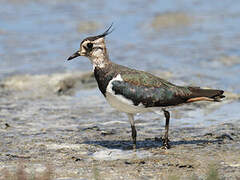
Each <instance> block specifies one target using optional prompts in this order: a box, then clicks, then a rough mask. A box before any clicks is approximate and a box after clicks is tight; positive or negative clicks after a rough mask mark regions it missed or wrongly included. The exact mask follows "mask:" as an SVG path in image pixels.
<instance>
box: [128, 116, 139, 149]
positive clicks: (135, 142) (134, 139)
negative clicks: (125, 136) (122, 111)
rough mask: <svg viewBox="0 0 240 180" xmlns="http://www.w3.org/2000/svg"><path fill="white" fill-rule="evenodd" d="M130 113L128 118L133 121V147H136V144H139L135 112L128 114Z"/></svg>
mask: <svg viewBox="0 0 240 180" xmlns="http://www.w3.org/2000/svg"><path fill="white" fill-rule="evenodd" d="M127 115H128V119H129V121H130V123H131V128H132V141H133V149H136V145H137V131H136V128H135V123H134V117H133V114H127Z"/></svg>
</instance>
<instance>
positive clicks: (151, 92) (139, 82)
mask: <svg viewBox="0 0 240 180" xmlns="http://www.w3.org/2000/svg"><path fill="white" fill-rule="evenodd" d="M120 75H121V78H122V80H119V79H118V80H117V79H116V80H114V81H112V82H111V83H112V86H111V87H112V90H113V91H114V93H115V94H116V95H122V96H124V97H125V98H127V99H130V100H131V101H132V102H133V104H134V105H136V106H137V105H140V104H142V105H144V106H145V107H156V106H159V107H162V106H163V107H164V106H172V105H177V104H181V103H184V102H186V99H188V98H186V97H187V96H189V95H190V94H191V91H190V90H189V89H188V88H185V87H179V86H176V85H174V84H172V83H170V82H168V81H166V80H163V79H161V78H159V77H156V76H154V75H152V74H150V73H147V72H143V71H137V70H132V69H131V70H128V69H125V70H121V72H120Z"/></svg>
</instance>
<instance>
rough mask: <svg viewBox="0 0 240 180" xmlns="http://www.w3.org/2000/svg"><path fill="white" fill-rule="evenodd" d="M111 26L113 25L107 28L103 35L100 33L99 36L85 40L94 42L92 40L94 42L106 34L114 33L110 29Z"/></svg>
mask: <svg viewBox="0 0 240 180" xmlns="http://www.w3.org/2000/svg"><path fill="white" fill-rule="evenodd" d="M112 26H113V23H112V24H111V25H110V26H109V28H108V29H107V30H106V31H105V32H104V33H102V34H100V35H97V36H91V37H88V38H86V39H85V40H90V41H94V40H96V39H98V38H102V37H105V36H107V35H108V34H110V33H112V32H113V31H114V29H113V28H112Z"/></svg>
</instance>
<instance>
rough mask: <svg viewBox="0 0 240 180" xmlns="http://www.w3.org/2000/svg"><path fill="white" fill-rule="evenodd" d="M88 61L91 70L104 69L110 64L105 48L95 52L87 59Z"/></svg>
mask: <svg viewBox="0 0 240 180" xmlns="http://www.w3.org/2000/svg"><path fill="white" fill-rule="evenodd" d="M89 59H90V60H91V62H92V65H93V69H95V67H98V68H104V67H106V65H107V64H109V63H110V60H109V56H108V53H107V50H106V48H104V49H99V50H96V51H95V52H94V53H93V54H92V55H91V57H89Z"/></svg>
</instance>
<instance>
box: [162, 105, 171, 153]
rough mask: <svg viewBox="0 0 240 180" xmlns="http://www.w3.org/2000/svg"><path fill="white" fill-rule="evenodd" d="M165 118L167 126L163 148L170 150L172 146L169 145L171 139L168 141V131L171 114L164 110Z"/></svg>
mask: <svg viewBox="0 0 240 180" xmlns="http://www.w3.org/2000/svg"><path fill="white" fill-rule="evenodd" d="M163 112H164V116H165V118H166V124H165V135H164V138H163V148H164V149H169V148H170V145H169V144H168V142H169V139H168V130H169V120H170V113H169V112H168V111H166V110H165V109H163Z"/></svg>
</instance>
